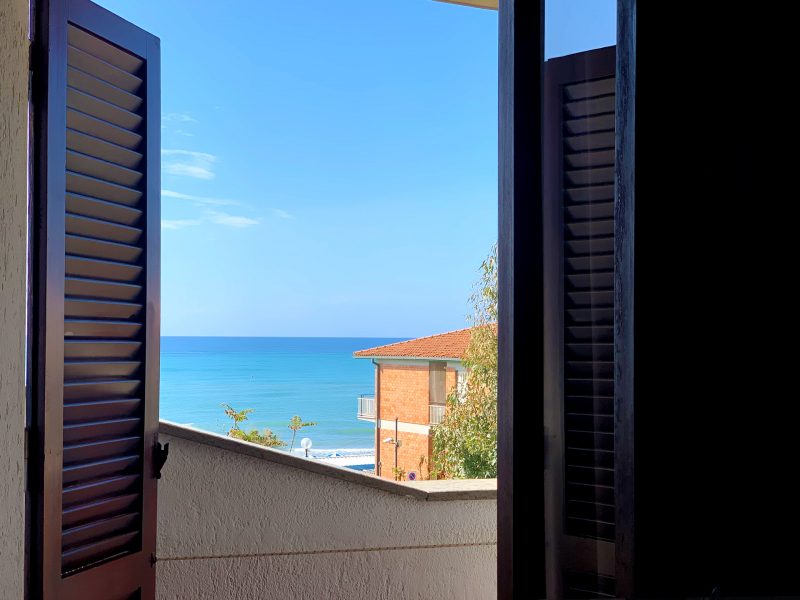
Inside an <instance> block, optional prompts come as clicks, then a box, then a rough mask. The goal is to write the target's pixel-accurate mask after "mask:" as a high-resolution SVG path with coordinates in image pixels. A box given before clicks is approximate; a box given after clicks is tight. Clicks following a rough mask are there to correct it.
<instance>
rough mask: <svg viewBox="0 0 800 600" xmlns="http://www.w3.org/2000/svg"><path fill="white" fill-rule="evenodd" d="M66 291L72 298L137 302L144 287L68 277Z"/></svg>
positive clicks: (118, 282)
mask: <svg viewBox="0 0 800 600" xmlns="http://www.w3.org/2000/svg"><path fill="white" fill-rule="evenodd" d="M64 287H65V291H66V293H67V294H68V295H70V296H81V297H83V298H104V299H108V300H126V301H131V300H136V298H138V297H139V293H140V292H141V291H142V286H140V285H135V284H132V283H122V282H120V281H107V280H105V279H88V278H86V277H67V278H66V279H65V286H64Z"/></svg>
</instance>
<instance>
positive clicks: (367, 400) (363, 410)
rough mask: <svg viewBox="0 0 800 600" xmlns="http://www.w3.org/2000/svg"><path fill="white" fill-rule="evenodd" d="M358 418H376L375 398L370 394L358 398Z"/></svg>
mask: <svg viewBox="0 0 800 600" xmlns="http://www.w3.org/2000/svg"><path fill="white" fill-rule="evenodd" d="M358 418H359V419H374V418H375V396H372V395H370V394H362V395H360V396H359V397H358Z"/></svg>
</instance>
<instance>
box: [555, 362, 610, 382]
mask: <svg viewBox="0 0 800 600" xmlns="http://www.w3.org/2000/svg"><path fill="white" fill-rule="evenodd" d="M566 366H567V369H568V371H569V372H570V374H573V375H575V376H577V377H590V378H592V379H609V380H611V379H614V363H613V362H611V361H608V362H602V361H567V365H566Z"/></svg>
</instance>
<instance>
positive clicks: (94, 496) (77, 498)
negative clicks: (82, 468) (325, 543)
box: [62, 475, 140, 508]
mask: <svg viewBox="0 0 800 600" xmlns="http://www.w3.org/2000/svg"><path fill="white" fill-rule="evenodd" d="M139 480H140V476H139V475H123V476H121V477H111V478H109V479H101V480H99V481H90V482H88V483H79V484H76V485H71V486H65V487H64V492H63V498H62V500H63V504H64V508H68V507H72V506H75V505H77V504H84V503H89V502H92V501H95V500H99V499H101V498H107V497H110V496H113V495H115V494H127V493H130V492H131V491H132V490H135V489H136V487H137V484H138V483H139Z"/></svg>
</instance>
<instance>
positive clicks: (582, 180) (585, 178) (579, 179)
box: [566, 167, 614, 187]
mask: <svg viewBox="0 0 800 600" xmlns="http://www.w3.org/2000/svg"><path fill="white" fill-rule="evenodd" d="M566 176H567V183H568V184H569V185H570V186H571V187H572V186H579V185H608V184H613V183H614V167H602V168H591V169H578V170H574V171H567V174H566Z"/></svg>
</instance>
